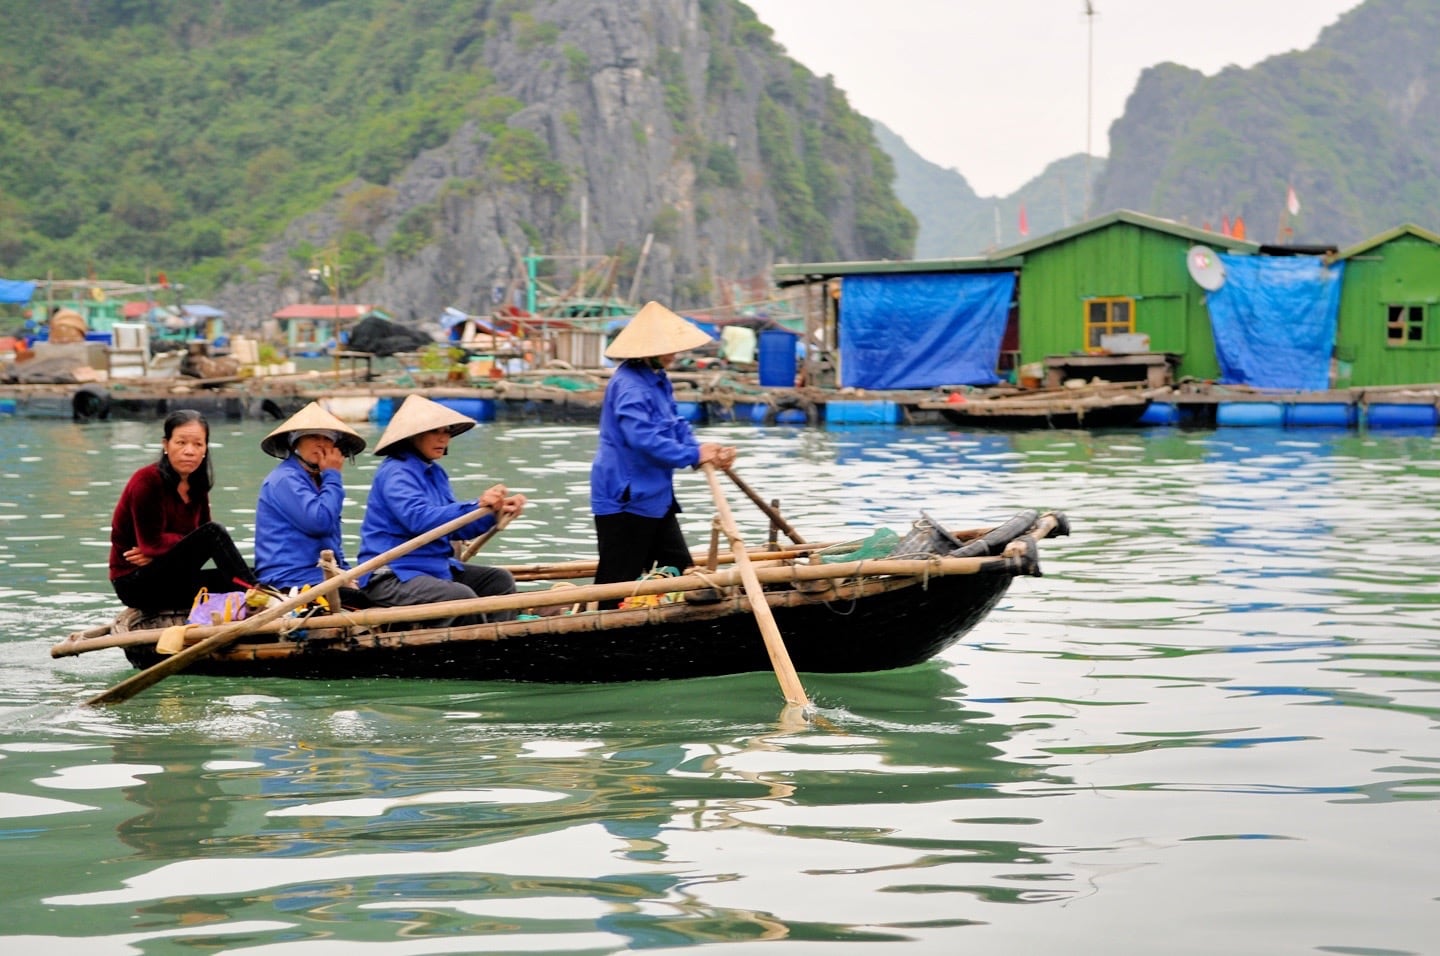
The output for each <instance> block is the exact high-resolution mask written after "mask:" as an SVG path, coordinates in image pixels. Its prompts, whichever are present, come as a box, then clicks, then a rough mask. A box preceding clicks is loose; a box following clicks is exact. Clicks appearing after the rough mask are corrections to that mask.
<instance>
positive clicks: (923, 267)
mask: <svg viewBox="0 0 1440 956" xmlns="http://www.w3.org/2000/svg"><path fill="white" fill-rule="evenodd" d="M1117 222H1118V223H1128V224H1129V225H1132V226H1137V227H1139V228H1141V229H1150V230H1153V231H1155V232H1164V233H1168V234H1169V235H1172V236H1176V237H1178V238H1180V239H1184V240H1186V241H1188V242H1195V243H1201V244H1204V245H1211V246H1218V247H1220V248H1221V249H1224V250H1225V251H1227V252H1250V253H1254V252H1258V251H1259V249H1260V243H1258V242H1251V241H1250V240H1248V239H1236V238H1235V237H1233V236H1227V235H1224V234H1222V233H1218V232H1208V231H1206V230H1204V229H1196V228H1195V227H1194V226H1187V225H1185V224H1184V223H1181V222H1176V221H1175V220H1173V219H1161V218H1159V217H1158V216H1147V215H1145V214H1144V213H1141V212H1133V211H1131V210H1129V209H1118V210H1116V211H1115V212H1112V213H1109V214H1107V215H1104V216H1099V217H1097V218H1095V219H1087V220H1086V221H1085V222H1081V223H1077V224H1075V225H1073V226H1069V227H1067V228H1065V229H1059V230H1056V231H1055V232H1049V233H1046V234H1045V235H1043V236H1037V237H1036V238H1034V239H1030V240H1027V241H1026V242H1022V243H1020V244H1018V245H1014V246H1009V247H1007V248H1005V249H998V250H996V251H995V252H993V253H991V254H989V255H987V256H970V257H966V258H960V259H883V260H877V261H873V262H796V263H789V262H785V263H776V264H775V265H774V266H772V267H771V274H772V275H773V276H774V277H775V282H776V284H777V285H780V286H786V285H794V284H796V283H798V282H805V281H809V280H814V279H833V278H835V277H837V276H850V275H882V274H886V273H904V272H1000V271H1004V270H1008V269H1018V268H1020V266H1021V265H1022V264H1023V263H1024V261H1025V254H1026V253H1027V252H1034V251H1035V250H1036V249H1044V248H1045V247H1047V246H1053V245H1056V244H1058V243H1061V242H1066V241H1068V240H1070V239H1073V238H1075V237H1076V236H1083V235H1085V234H1086V233H1089V232H1095V231H1096V230H1099V229H1104V228H1106V227H1107V226H1112V225H1114V224H1115V223H1117ZM1411 228H1414V227H1411ZM1425 235H1429V234H1428V233H1425ZM1436 241H1440V240H1436Z"/></svg>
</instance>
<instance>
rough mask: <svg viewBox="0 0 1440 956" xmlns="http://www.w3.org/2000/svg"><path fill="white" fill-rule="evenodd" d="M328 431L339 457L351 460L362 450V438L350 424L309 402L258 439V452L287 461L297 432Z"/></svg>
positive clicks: (317, 403) (363, 440) (322, 407)
mask: <svg viewBox="0 0 1440 956" xmlns="http://www.w3.org/2000/svg"><path fill="white" fill-rule="evenodd" d="M304 432H329V433H331V435H332V436H335V444H336V446H337V447H338V448H339V449H340V454H342V455H344V456H345V457H346V458H354V457H355V456H356V455H358V454H360V453H361V452H362V451H364V450H365V439H363V438H361V437H360V433H359V432H357V431H356V430H355V429H353V428H351V427H350V426H349V425H347V424H345V423H344V422H342V421H341V420H340V419H338V418H336V417H335V416H334V415H332V414H330V413H329V412H328V411H326V410H325V407H324V406H323V405H321V404H320V403H319V402H311V403H310V404H309V405H306V406H305V407H304V408H302V409H300V411H298V412H296V413H295V414H294V415H291V416H290V417H289V418H288V419H286V421H285V423H284V424H282V425H281V426H280V427H279V428H277V429H275V430H274V431H273V432H271V433H270V434H268V435H266V436H265V437H264V438H263V439H261V440H260V450H261V451H263V452H264V453H265V454H267V455H272V456H274V457H275V458H289V457H290V446H291V445H293V444H294V443H295V439H296V438H298V437H299V435H298V434H297V433H304Z"/></svg>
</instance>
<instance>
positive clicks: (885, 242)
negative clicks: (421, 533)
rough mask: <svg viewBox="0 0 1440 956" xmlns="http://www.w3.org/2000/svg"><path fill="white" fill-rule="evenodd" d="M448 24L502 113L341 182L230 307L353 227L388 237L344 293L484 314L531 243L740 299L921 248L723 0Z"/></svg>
mask: <svg viewBox="0 0 1440 956" xmlns="http://www.w3.org/2000/svg"><path fill="white" fill-rule="evenodd" d="M517 7H523V8H524V9H523V10H521V11H516V10H515V8H517ZM504 9H511V10H512V12H511V13H510V14H508V15H506V14H504V13H503V10H504ZM457 42H474V43H483V44H484V54H483V62H484V66H485V68H487V69H488V70H489V71H491V73H492V74H493V78H494V84H493V86H492V87H491V89H490V91H489V92H491V93H492V94H493V95H492V97H491V101H493V102H502V101H504V98H511V99H513V101H514V102H513V104H512V107H513V112H510V113H509V115H507V116H504V117H503V119H502V120H501V121H499V122H495V123H487V122H484V121H477V120H472V121H470V122H467V123H466V124H465V125H464V126H463V127H462V128H460V129H459V130H458V131H457V132H456V133H455V134H454V135H453V136H451V137H450V138H449V140H448V141H447V142H445V143H444V144H443V145H441V146H439V147H437V148H434V149H431V150H429V151H427V152H425V153H423V154H422V155H420V156H419V157H418V158H416V159H415V160H414V161H413V162H410V163H409V164H408V165H406V166H405V167H404V168H403V169H402V170H401V171H400V172H399V173H397V174H396V175H394V176H393V177H392V178H391V179H390V180H389V181H388V182H386V183H383V184H378V183H367V182H364V181H362V180H358V179H357V180H356V181H355V182H352V183H350V184H349V185H347V186H346V187H345V188H344V189H343V190H341V194H339V195H337V196H336V197H335V199H334V201H333V202H332V203H331V205H330V206H329V207H327V208H326V209H324V210H321V211H318V212H316V213H314V214H311V215H308V216H305V217H304V218H302V219H300V220H297V221H296V222H294V223H293V224H292V225H291V226H290V228H289V229H288V230H287V231H286V233H285V235H284V236H283V238H282V239H281V240H280V241H278V242H275V243H273V244H272V245H270V246H269V247H268V248H267V250H266V251H265V253H264V255H263V257H262V260H261V264H260V265H259V266H257V267H255V268H253V269H252V270H250V271H249V272H248V273H247V274H246V275H245V276H244V277H243V278H242V279H241V280H240V281H237V282H235V283H233V284H232V285H231V286H230V287H228V288H227V289H226V290H225V291H224V293H223V294H222V295H221V296H219V297H218V298H219V300H220V301H221V302H222V304H224V305H225V306H226V307H227V308H229V309H230V310H231V311H232V312H234V313H236V314H241V315H251V316H254V315H266V314H268V313H269V312H271V311H273V310H274V309H276V308H278V307H280V306H282V305H284V304H286V303H289V302H294V301H300V300H302V299H306V298H313V296H314V291H315V290H314V289H313V288H310V287H307V285H306V280H305V278H304V276H303V272H302V271H301V270H296V269H295V268H293V262H291V263H290V267H288V268H287V261H289V260H291V259H293V258H294V256H293V250H294V249H295V248H297V247H298V246H301V245H303V244H308V246H310V247H313V248H317V249H318V248H326V247H339V248H343V247H344V246H345V244H346V242H347V233H349V234H350V235H349V237H348V239H354V238H355V236H354V234H355V233H359V234H360V238H362V239H364V240H368V241H369V242H371V243H373V247H374V248H376V249H380V250H386V251H385V252H384V254H383V256H382V257H381V258H380V260H379V261H378V262H376V263H374V264H372V266H371V267H370V268H369V269H368V270H367V272H368V277H367V278H365V279H364V281H363V282H360V283H358V284H349V283H346V282H345V281H344V280H345V277H343V276H342V284H341V292H340V295H341V297H342V298H344V299H346V300H348V301H364V302H373V303H377V304H380V305H382V306H383V307H386V308H388V309H390V310H392V311H393V312H394V313H395V314H396V315H397V317H400V318H409V317H412V316H413V317H415V318H427V317H434V316H435V315H437V314H438V313H439V312H440V311H441V310H442V309H443V308H445V307H446V306H454V307H457V308H460V309H462V310H464V311H467V312H488V311H489V310H490V308H491V307H492V296H493V294H494V292H495V290H496V289H497V288H499V289H504V288H506V287H507V286H509V287H510V288H511V290H512V291H513V289H514V287H513V286H512V285H511V283H512V280H513V279H514V278H515V277H517V276H518V275H520V274H521V271H522V268H523V266H522V262H521V257H522V256H524V255H525V254H526V252H527V251H533V252H535V253H538V254H541V255H546V256H552V257H575V256H578V255H579V253H580V251H581V249H582V248H583V249H584V250H585V251H586V253H587V255H600V254H616V255H618V256H619V257H620V262H621V267H620V269H619V270H618V274H617V275H615V276H614V280H613V282H612V284H611V287H612V288H613V289H614V291H615V292H617V293H619V294H621V295H623V294H625V293H627V292H629V291H630V288H631V287H632V285H633V286H634V287H635V288H636V290H637V299H639V300H640V301H643V300H645V299H647V298H658V299H661V300H664V301H667V302H669V303H671V304H673V305H675V306H676V307H680V308H701V307H705V306H707V305H710V304H713V303H717V302H722V301H725V300H726V299H727V298H728V297H733V296H734V289H735V282H736V280H746V279H754V278H760V279H762V281H763V277H764V276H765V275H766V274H767V272H768V269H769V266H770V265H771V264H772V263H773V262H774V261H776V260H777V259H778V258H785V257H790V258H792V259H808V258H845V259H867V258H882V257H890V258H899V257H904V256H908V255H909V254H910V252H911V249H912V248H913V240H914V234H915V223H914V219H913V218H912V217H910V215H909V214H908V213H907V212H905V210H904V209H903V207H901V206H900V205H899V203H898V201H897V200H896V199H895V198H894V195H893V192H891V186H890V180H891V179H892V178H893V170H892V168H891V167H890V163H889V159H888V157H886V156H885V155H884V154H883V153H882V152H881V151H880V150H879V148H878V146H877V145H876V144H875V140H874V137H873V134H872V133H871V132H870V129H869V126H868V124H867V123H866V122H865V121H864V120H863V119H862V118H860V117H859V116H858V115H857V114H854V113H853V112H852V111H851V110H850V109H849V107H848V105H847V104H846V103H845V101H844V98H843V96H842V95H841V94H839V93H838V92H837V91H836V90H835V89H834V87H833V85H832V84H831V83H830V81H829V80H822V79H819V78H816V77H814V76H812V75H810V74H809V73H808V72H807V71H805V70H804V69H803V68H801V67H799V66H798V65H797V64H795V63H793V61H791V60H789V58H788V57H786V56H784V54H783V51H782V50H781V49H780V48H779V47H777V46H776V45H775V44H774V42H773V41H772V40H771V39H770V35H769V30H768V28H765V27H764V26H763V25H761V24H759V23H758V22H757V21H755V20H754V19H753V15H751V14H750V12H749V10H748V8H745V7H743V6H741V5H739V4H737V3H733V2H731V0H538V2H534V3H531V4H528V5H527V4H514V3H511V4H500V3H496V4H484V5H481V6H479V7H477V11H476V33H475V36H474V37H471V38H457ZM582 224H583V225H584V227H585V228H584V234H583V236H582ZM401 234H403V238H405V239H406V241H405V242H397V241H396V240H397V237H399V236H400V235H401ZM647 236H650V237H652V244H651V247H650V249H649V251H648V255H645V256H644V259H643V264H642V262H641V261H640V259H641V255H640V253H641V249H642V246H643V244H644V242H645V239H646V237H647ZM575 265H576V262H575V260H574V259H573V258H555V259H551V260H548V261H547V262H546V263H544V264H543V265H542V272H550V273H553V275H552V276H551V277H550V280H551V282H552V283H553V284H554V285H555V286H556V287H559V288H564V287H568V286H569V285H570V284H571V281H572V276H573V275H574V273H575ZM642 265H643V271H641V272H640V275H639V279H638V282H637V281H636V280H635V273H636V270H637V268H642ZM600 287H601V283H600V282H598V281H597V282H596V283H595V284H594V285H592V286H591V290H592V291H594V290H596V289H599V288H600ZM741 297H743V293H742V294H741Z"/></svg>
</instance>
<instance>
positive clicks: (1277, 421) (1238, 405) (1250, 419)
mask: <svg viewBox="0 0 1440 956" xmlns="http://www.w3.org/2000/svg"><path fill="white" fill-rule="evenodd" d="M1215 424H1217V425H1245V426H1258V425H1273V426H1275V427H1277V428H1278V427H1280V426H1281V425H1284V424H1285V406H1284V405H1281V404H1280V403H1279V402H1221V403H1220V407H1218V408H1216V409H1215Z"/></svg>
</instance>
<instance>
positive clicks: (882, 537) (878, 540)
mask: <svg viewBox="0 0 1440 956" xmlns="http://www.w3.org/2000/svg"><path fill="white" fill-rule="evenodd" d="M899 543H900V536H899V535H898V534H896V533H895V532H893V531H891V530H890V529H889V528H876V529H875V530H874V531H873V532H871V533H870V536H869V537H866V538H859V539H857V540H855V541H844V542H841V543H840V544H832V545H831V546H830V547H828V548H825V549H824V550H821V551H817V552H816V554H818V555H820V561H821V563H822V564H839V563H842V562H845V561H869V560H872V559H874V558H883V557H886V556H888V555H890V554H891V553H893V552H894V550H895V546H896V545H897V544H899Z"/></svg>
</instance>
